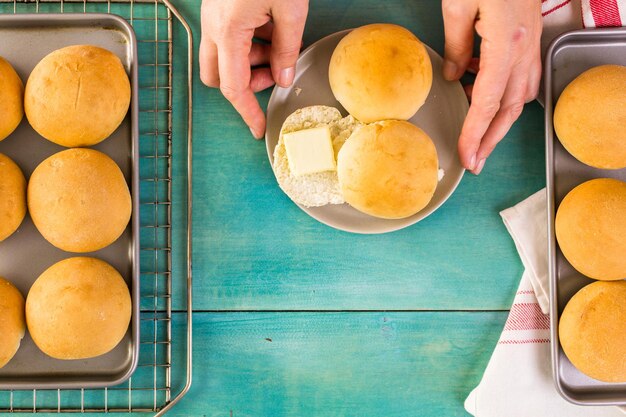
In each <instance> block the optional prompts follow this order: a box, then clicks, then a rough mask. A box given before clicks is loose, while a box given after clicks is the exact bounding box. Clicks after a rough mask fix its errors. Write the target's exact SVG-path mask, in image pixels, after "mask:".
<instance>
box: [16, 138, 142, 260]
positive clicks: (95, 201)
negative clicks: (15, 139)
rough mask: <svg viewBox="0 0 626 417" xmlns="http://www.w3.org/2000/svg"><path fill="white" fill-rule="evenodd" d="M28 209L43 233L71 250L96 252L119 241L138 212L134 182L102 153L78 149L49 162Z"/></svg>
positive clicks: (39, 171)
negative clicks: (131, 185) (134, 205)
mask: <svg viewBox="0 0 626 417" xmlns="http://www.w3.org/2000/svg"><path fill="white" fill-rule="evenodd" d="M28 210H29V211H30V215H31V217H32V219H33V223H35V226H36V227H37V229H38V230H39V232H40V233H41V234H42V235H43V237H44V238H45V239H46V240H47V241H48V242H50V243H51V244H53V245H54V246H56V247H57V248H59V249H62V250H65V251H68V252H77V253H85V252H93V251H96V250H100V249H102V248H104V247H106V246H109V245H110V244H111V243H113V242H115V241H116V240H117V239H118V238H119V237H120V235H121V234H122V233H123V232H124V230H125V229H126V226H127V225H128V222H129V220H130V216H131V212H132V202H131V197H130V192H129V190H128V185H127V184H126V180H125V179H124V175H123V174H122V171H121V170H120V168H119V167H118V166H117V164H116V163H115V162H114V161H113V160H112V159H111V158H109V157H108V156H107V155H105V154H103V153H102V152H99V151H96V150H93V149H84V148H74V149H68V150H65V151H61V152H59V153H56V154H54V155H52V156H51V157H49V158H48V159H46V160H44V161H43V162H42V163H41V164H39V166H38V167H37V168H36V169H35V171H34V172H33V174H32V175H31V177H30V181H29V184H28Z"/></svg>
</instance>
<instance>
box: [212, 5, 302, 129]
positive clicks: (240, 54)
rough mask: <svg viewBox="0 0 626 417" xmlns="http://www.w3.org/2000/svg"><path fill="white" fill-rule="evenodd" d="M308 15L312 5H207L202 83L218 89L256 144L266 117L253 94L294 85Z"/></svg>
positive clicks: (263, 127)
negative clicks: (273, 87)
mask: <svg viewBox="0 0 626 417" xmlns="http://www.w3.org/2000/svg"><path fill="white" fill-rule="evenodd" d="M307 12H308V0H291V1H281V0H228V1H224V0H203V2H202V11H201V15H202V40H201V42H200V79H201V80H202V82H203V83H204V84H206V85H207V86H209V87H219V89H220V90H221V92H222V94H224V97H226V99H228V101H230V102H231V104H232V105H233V106H234V107H235V109H236V110H237V111H238V112H239V114H241V117H243V120H244V122H245V123H246V124H247V125H248V127H250V131H251V132H252V135H253V136H254V137H255V138H257V139H260V138H262V137H263V135H264V133H265V115H264V114H263V110H261V106H260V105H259V102H258V101H257V100H256V97H255V96H254V93H256V92H258V91H261V90H265V89H266V88H268V87H271V86H272V85H274V83H276V84H278V85H279V86H281V87H289V86H290V85H291V84H292V82H293V78H294V75H295V66H296V60H297V59H298V54H299V53H300V47H301V45H302V33H303V31H304V23H305V21H306V16H307ZM253 37H256V38H258V39H262V40H265V41H268V42H271V43H269V44H267V43H260V42H253ZM268 63H269V65H270V67H269V68H268V67H267V66H266V65H267V64H268Z"/></svg>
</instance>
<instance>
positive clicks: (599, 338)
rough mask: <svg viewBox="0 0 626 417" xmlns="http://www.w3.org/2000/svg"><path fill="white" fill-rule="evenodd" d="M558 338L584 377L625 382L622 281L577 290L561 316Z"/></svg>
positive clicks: (625, 284)
mask: <svg viewBox="0 0 626 417" xmlns="http://www.w3.org/2000/svg"><path fill="white" fill-rule="evenodd" d="M559 338H560V340H561V346H562V347H563V352H565V355H567V357H568V358H569V360H570V362H572V364H573V365H574V366H575V367H576V368H578V370H579V371H581V372H582V373H584V374H585V375H587V376H590V377H592V378H595V379H597V380H600V381H604V382H626V360H625V358H626V281H613V282H602V281H598V282H594V283H593V284H589V285H587V286H586V287H584V288H582V289H581V290H580V291H578V292H577V293H576V294H575V295H574V296H573V297H572V298H571V299H570V300H569V302H568V303H567V305H566V306H565V309H564V310H563V314H561V318H560V321H559Z"/></svg>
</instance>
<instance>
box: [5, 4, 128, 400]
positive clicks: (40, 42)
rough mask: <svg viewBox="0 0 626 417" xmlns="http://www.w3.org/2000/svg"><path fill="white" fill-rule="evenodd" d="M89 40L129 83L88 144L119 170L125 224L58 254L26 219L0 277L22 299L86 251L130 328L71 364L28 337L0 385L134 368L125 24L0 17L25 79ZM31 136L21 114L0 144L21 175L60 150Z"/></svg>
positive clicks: (111, 376)
mask: <svg viewBox="0 0 626 417" xmlns="http://www.w3.org/2000/svg"><path fill="white" fill-rule="evenodd" d="M76 44H91V45H96V46H100V47H103V48H106V49H108V50H110V51H112V52H113V53H115V54H116V55H117V56H118V57H119V58H120V59H121V60H122V63H123V64H124V66H125V68H126V70H127V73H128V75H129V77H130V81H131V89H132V100H131V106H130V109H129V112H128V114H127V116H126V118H125V119H124V121H123V123H122V124H121V126H120V127H119V128H118V129H117V130H116V131H115V132H114V133H113V135H112V136H111V137H109V138H108V139H106V140H105V141H103V142H101V143H100V144H98V145H97V146H94V147H93V148H94V149H97V150H100V151H102V152H104V153H106V154H107V155H109V156H110V157H111V158H113V160H115V162H117V164H118V165H119V166H120V168H121V169H122V172H123V173H124V176H125V178H126V181H127V183H128V184H129V187H130V190H131V195H132V198H133V210H132V217H131V221H130V223H129V225H128V227H127V228H126V230H125V232H124V233H123V235H122V236H121V237H120V238H119V239H118V240H117V241H116V242H115V243H114V244H112V245H111V246H109V247H107V248H105V249H102V250H100V251H97V252H94V253H88V254H73V253H68V252H64V251H62V250H60V249H57V248H55V247H53V246H52V245H51V244H49V243H48V242H46V241H45V240H44V239H43V237H42V236H41V235H40V234H39V232H38V231H37V229H36V228H35V227H34V225H33V223H32V221H31V220H30V217H28V215H27V217H26V219H25V220H24V222H23V223H22V225H21V226H20V228H19V229H18V231H17V232H16V233H15V234H13V235H12V236H11V237H9V238H8V239H6V240H5V241H3V242H0V276H3V277H4V278H6V279H8V280H10V281H11V282H13V283H14V284H15V285H16V286H17V287H18V288H19V289H20V291H21V292H22V294H23V295H24V297H26V295H27V294H28V290H29V288H30V286H31V285H32V283H33V282H34V281H35V280H36V279H37V277H38V276H39V275H40V274H41V273H42V272H43V271H44V270H45V269H47V268H48V267H49V266H51V265H52V264H54V263H55V262H57V261H59V260H61V259H65V258H69V257H73V256H93V257H96V258H99V259H102V260H104V261H106V262H108V263H110V264H111V265H112V266H114V267H115V268H116V269H117V270H118V271H119V272H120V273H121V275H122V276H123V277H124V279H125V280H126V282H127V284H128V285H129V287H130V289H131V296H132V300H133V314H132V319H131V326H130V328H129V330H128V332H127V334H126V335H125V336H124V339H123V340H122V341H121V342H120V344H119V345H118V346H117V347H116V348H115V349H114V350H112V351H111V352H109V353H107V354H106V355H103V356H100V357H97V358H93V359H87V360H75V361H62V360H57V359H52V358H50V357H48V356H46V355H45V354H44V353H42V352H41V351H40V350H39V349H38V348H37V346H36V345H35V344H34V343H33V341H32V339H31V338H30V337H29V336H28V332H27V334H26V336H25V338H24V339H23V340H22V345H21V347H20V349H19V350H18V352H17V354H16V356H15V357H14V358H13V359H12V360H11V361H10V362H9V364H8V365H6V366H5V367H4V368H2V369H0V389H26V388H28V389H35V388H41V389H43V388H46V389H49V388H95V387H104V386H111V385H117V384H120V383H121V382H123V381H125V380H126V379H128V378H129V377H130V376H131V374H132V373H133V371H134V370H135V368H136V366H137V360H138V353H139V210H138V207H139V181H138V180H139V177H138V168H139V167H138V164H139V158H138V149H137V137H138V113H137V108H138V107H137V106H138V101H137V100H138V96H137V87H138V85H137V64H136V60H137V42H136V39H135V35H134V32H133V29H132V28H131V26H130V25H129V24H128V23H127V22H126V21H125V20H124V19H121V18H119V17H116V16H112V15H105V14H75V15H67V14H48V15H46V14H43V15H30V14H24V15H19V14H18V15H11V16H8V15H7V16H0V56H3V57H4V58H5V59H7V60H8V61H9V62H10V63H11V64H12V65H13V66H14V68H15V69H16V71H17V73H18V74H19V75H20V77H21V78H22V81H24V83H26V80H27V79H28V75H29V74H30V72H31V71H32V69H33V68H34V67H35V65H36V64H37V63H38V62H39V61H40V60H41V59H42V58H43V57H44V56H46V55H47V54H48V53H50V52H52V51H54V50H56V49H59V48H62V47H65V46H69V45H76ZM63 149H65V148H63V147H61V146H58V145H55V144H54V143H52V142H49V141H47V140H45V139H43V138H42V137H41V136H39V135H38V134H37V133H36V132H35V131H34V130H33V129H32V128H31V127H30V125H29V124H28V121H27V120H26V118H24V120H23V121H22V123H21V125H20V126H19V127H18V128H17V130H16V131H15V132H14V133H13V134H12V135H11V136H9V137H8V138H7V139H5V140H4V141H2V142H0V153H3V154H5V155H7V156H9V157H10V158H12V159H13V160H14V161H15V162H16V163H17V164H18V165H19V166H20V168H21V169H22V171H23V172H24V175H25V176H26V178H27V179H28V177H30V174H31V173H32V172H33V170H34V169H35V167H36V166H37V165H38V164H39V163H40V162H41V161H43V160H44V159H45V158H47V157H48V156H50V155H52V154H54V153H56V152H59V151H62V150H63Z"/></svg>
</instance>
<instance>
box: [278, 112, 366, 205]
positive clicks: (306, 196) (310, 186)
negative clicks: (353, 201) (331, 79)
mask: <svg viewBox="0 0 626 417" xmlns="http://www.w3.org/2000/svg"><path fill="white" fill-rule="evenodd" d="M359 125H360V123H358V122H357V121H356V120H354V118H353V117H351V116H348V117H342V116H341V113H340V112H339V110H337V109H336V108H334V107H328V106H311V107H305V108H302V109H299V110H296V111H295V112H294V113H292V114H291V115H289V116H288V117H287V119H286V120H285V122H284V123H283V126H282V128H281V130H280V136H279V139H278V144H277V145H276V148H274V166H273V169H274V174H275V175H276V179H277V181H278V185H279V186H280V188H281V189H282V190H283V191H284V192H285V194H287V195H288V196H289V198H291V199H292V200H293V201H294V202H295V203H297V204H300V205H303V206H305V207H318V206H324V205H326V204H342V203H344V198H343V195H342V193H341V190H340V189H339V181H338V179H337V172H336V171H325V172H316V173H312V174H305V175H302V176H296V175H294V174H293V173H292V172H291V169H290V168H289V161H288V158H287V151H286V149H285V143H284V135H285V134H287V133H291V132H296V131H300V130H305V129H311V128H315V127H319V126H328V127H329V128H330V135H331V139H332V142H333V148H334V151H335V155H337V153H338V152H339V150H340V149H341V147H342V146H343V144H344V142H345V141H346V139H348V137H349V136H350V135H351V134H352V131H353V130H354V129H355V128H356V127H357V126H359Z"/></svg>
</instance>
